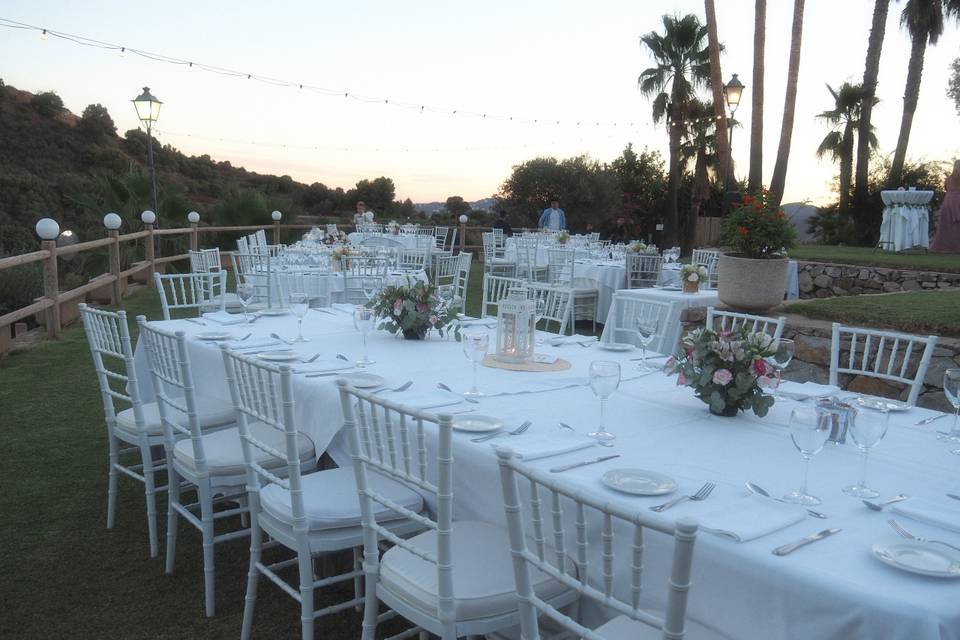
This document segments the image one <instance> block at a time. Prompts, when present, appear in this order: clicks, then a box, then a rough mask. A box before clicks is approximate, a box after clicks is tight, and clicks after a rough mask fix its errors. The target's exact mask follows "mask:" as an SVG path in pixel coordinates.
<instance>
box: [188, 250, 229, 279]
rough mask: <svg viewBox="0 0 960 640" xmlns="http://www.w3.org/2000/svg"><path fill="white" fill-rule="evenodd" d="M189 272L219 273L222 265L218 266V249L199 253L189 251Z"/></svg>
mask: <svg viewBox="0 0 960 640" xmlns="http://www.w3.org/2000/svg"><path fill="white" fill-rule="evenodd" d="M188 254H189V255H190V271H192V272H193V273H206V272H207V271H220V270H221V269H222V268H223V265H222V264H220V249H218V248H213V249H200V250H199V251H194V250H192V249H191V250H190V251H188Z"/></svg>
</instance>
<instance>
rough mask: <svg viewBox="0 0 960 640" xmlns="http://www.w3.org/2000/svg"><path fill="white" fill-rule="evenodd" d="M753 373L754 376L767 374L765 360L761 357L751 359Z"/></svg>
mask: <svg viewBox="0 0 960 640" xmlns="http://www.w3.org/2000/svg"><path fill="white" fill-rule="evenodd" d="M753 375H755V376H761V377H762V376H765V375H767V362H766V360H764V359H763V358H756V359H755V360H754V361H753Z"/></svg>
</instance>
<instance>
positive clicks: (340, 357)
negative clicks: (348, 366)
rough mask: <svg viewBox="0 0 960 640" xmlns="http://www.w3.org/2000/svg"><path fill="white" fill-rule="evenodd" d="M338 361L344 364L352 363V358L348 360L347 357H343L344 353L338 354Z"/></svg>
mask: <svg viewBox="0 0 960 640" xmlns="http://www.w3.org/2000/svg"><path fill="white" fill-rule="evenodd" d="M337 360H343V361H344V362H350V358H348V357H347V356H345V355H343V354H342V353H338V354H337Z"/></svg>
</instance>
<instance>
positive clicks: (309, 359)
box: [304, 353, 320, 362]
mask: <svg viewBox="0 0 960 640" xmlns="http://www.w3.org/2000/svg"><path fill="white" fill-rule="evenodd" d="M319 357H320V354H319V353H318V354H317V355H315V356H313V357H312V358H307V359H306V360H304V362H313V361H314V360H316V359H317V358H319Z"/></svg>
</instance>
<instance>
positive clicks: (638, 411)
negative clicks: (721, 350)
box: [136, 310, 960, 640]
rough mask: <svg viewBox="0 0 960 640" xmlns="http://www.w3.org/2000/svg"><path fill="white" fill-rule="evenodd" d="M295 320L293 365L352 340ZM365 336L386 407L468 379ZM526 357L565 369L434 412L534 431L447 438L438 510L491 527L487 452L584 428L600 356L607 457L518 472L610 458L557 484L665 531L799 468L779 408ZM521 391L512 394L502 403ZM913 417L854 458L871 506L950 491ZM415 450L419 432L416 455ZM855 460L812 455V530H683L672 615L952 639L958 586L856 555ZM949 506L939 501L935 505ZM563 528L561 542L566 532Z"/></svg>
mask: <svg viewBox="0 0 960 640" xmlns="http://www.w3.org/2000/svg"><path fill="white" fill-rule="evenodd" d="M307 320H308V321H307V322H306V323H305V326H304V334H305V335H307V336H308V337H309V338H310V339H311V341H310V342H308V343H304V344H300V345H297V346H295V347H294V348H295V349H296V350H297V351H298V352H299V353H301V354H303V355H304V356H305V357H308V356H311V355H313V354H315V353H321V354H322V357H323V358H333V357H335V355H336V354H337V353H343V354H345V355H347V356H348V357H349V358H357V357H359V355H360V346H359V336H358V335H357V334H356V333H355V331H354V329H353V325H352V321H351V319H350V316H349V314H348V313H347V312H345V311H341V310H334V313H333V314H328V313H321V312H310V313H309V314H308V316H307ZM157 324H158V325H160V326H163V327H167V328H176V329H177V330H183V331H184V332H185V333H187V334H188V335H195V334H197V333H198V332H200V331H204V330H209V329H210V328H211V327H210V326H209V324H210V323H208V326H207V327H201V326H198V325H196V324H193V323H190V322H186V321H167V322H158V323H157ZM295 324H296V319H295V318H294V317H292V316H281V317H263V318H261V319H260V320H258V321H257V322H256V323H255V324H253V325H242V326H239V327H233V328H231V329H230V330H231V331H232V332H233V333H235V334H237V335H238V336H240V335H244V334H246V333H247V332H249V331H254V332H255V334H254V337H255V338H256V337H265V336H267V335H268V334H269V333H270V332H278V333H279V334H280V335H286V336H292V335H294V332H295ZM491 335H493V332H491ZM369 342H370V344H369V355H370V357H371V358H373V359H374V360H376V361H377V362H376V363H375V364H373V365H372V366H370V367H369V371H371V372H373V373H378V374H380V375H382V376H384V377H385V378H386V380H387V383H388V384H389V385H390V386H391V387H394V386H397V385H399V384H401V383H403V382H404V381H406V380H413V381H414V385H413V386H412V387H411V388H410V389H409V391H406V392H403V393H400V394H394V396H395V398H397V399H399V400H402V399H403V398H414V397H416V396H417V395H418V394H423V393H427V392H434V390H435V386H436V384H437V382H440V381H443V382H445V383H447V384H448V385H450V386H451V387H452V388H454V389H457V390H461V389H466V388H467V387H468V386H469V383H470V367H469V364H468V361H467V360H466V358H465V357H464V355H463V352H462V350H461V348H460V345H459V344H457V343H455V342H452V341H447V340H440V339H428V340H425V341H404V340H399V339H397V338H395V337H393V336H390V335H387V334H385V333H383V332H375V333H374V334H372V335H371V336H370V341H369ZM189 344H190V350H189V352H190V357H191V360H192V364H193V367H194V369H195V371H194V379H195V380H196V381H197V384H198V387H199V391H200V392H201V393H204V394H210V395H212V396H216V397H218V398H221V399H224V400H227V399H228V398H229V395H228V393H227V389H226V386H225V383H224V381H223V378H224V375H223V368H222V361H221V357H220V353H219V348H218V347H217V346H216V345H215V344H212V343H209V342H203V341H200V340H194V339H192V340H190V342H189ZM141 351H142V349H141V348H140V346H139V345H138V348H137V354H136V359H137V361H138V367H139V368H140V370H141V371H142V370H143V358H144V355H143V353H141ZM538 351H540V352H546V353H552V354H555V355H558V356H560V357H562V358H564V359H566V360H568V361H569V362H571V364H572V367H571V369H569V370H568V371H564V372H560V373H536V374H535V373H525V372H509V371H504V370H500V369H488V368H481V370H480V387H481V388H482V389H483V390H485V391H487V392H489V393H491V394H503V395H491V396H490V397H485V398H482V399H481V400H480V404H479V405H472V404H467V403H459V404H456V405H453V406H449V407H444V408H443V409H436V410H435V411H437V412H442V411H466V410H469V409H475V410H476V413H478V414H485V415H491V416H497V417H500V418H502V419H503V420H504V421H505V423H506V424H507V425H508V426H512V425H515V424H518V423H519V422H520V421H522V420H525V419H530V420H533V421H534V422H533V427H532V428H531V429H530V430H529V431H527V432H526V433H525V434H524V435H522V436H516V437H503V438H498V439H495V440H493V441H492V443H487V444H476V443H472V442H471V441H470V435H471V434H464V433H459V432H458V433H455V435H454V456H455V458H456V461H457V464H456V466H455V467H454V468H455V474H456V475H455V488H454V492H455V493H454V503H455V517H457V518H461V519H463V518H474V519H482V520H486V521H490V522H494V523H502V522H503V521H504V517H503V509H502V503H501V493H500V488H499V479H498V471H497V464H496V457H495V454H494V450H493V447H492V446H491V444H493V443H495V444H500V445H513V446H515V447H518V448H520V447H521V445H522V443H523V442H524V439H525V438H529V437H533V436H538V435H542V434H555V433H561V432H560V431H559V430H558V427H557V423H558V421H560V420H563V421H564V422H567V423H569V424H571V425H572V426H574V427H575V428H576V429H577V430H578V431H579V432H581V433H586V432H587V431H589V430H591V429H592V428H593V427H594V426H595V424H596V420H597V416H598V401H597V400H596V399H595V398H594V396H593V394H592V393H591V391H590V388H589V386H588V384H587V382H588V380H587V375H588V368H589V363H590V362H591V361H592V360H597V359H604V360H617V361H619V362H620V363H621V366H622V367H623V371H624V382H622V384H621V386H620V389H619V391H618V392H617V393H615V394H614V395H613V397H612V398H611V399H610V401H609V402H608V407H607V426H608V428H609V429H610V430H611V431H612V432H614V433H615V434H616V435H617V439H616V441H615V447H614V449H606V448H600V447H597V446H593V447H591V448H589V449H584V450H580V451H577V452H573V453H568V454H564V455H559V456H554V457H549V458H545V459H541V460H535V461H532V462H530V463H529V464H531V465H533V466H536V467H540V468H549V467H553V466H555V465H559V464H563V463H567V462H573V461H578V460H584V459H587V458H592V457H594V456H599V455H602V454H607V453H610V452H611V451H612V452H615V453H619V454H621V456H622V457H621V458H619V459H617V460H613V461H609V462H606V463H603V464H598V465H592V466H587V467H582V468H579V469H575V470H572V471H567V472H565V473H563V474H561V475H558V476H557V477H558V479H561V480H563V481H565V482H568V483H570V485H571V486H572V487H576V488H578V489H580V490H583V491H586V492H590V493H592V494H595V495H598V496H601V497H602V498H603V499H604V500H607V501H609V502H611V503H614V504H618V505H620V506H622V507H626V508H630V509H635V510H637V511H638V512H640V513H642V514H643V515H644V516H645V517H648V518H650V519H658V520H661V521H667V522H672V521H674V519H675V518H678V517H681V516H686V517H692V518H694V519H697V518H698V516H705V515H706V514H709V513H710V512H714V513H716V512H717V510H727V511H731V510H732V511H733V512H734V513H735V512H736V510H737V509H738V508H739V506H740V505H742V504H743V501H744V500H745V499H746V498H745V496H746V491H745V489H744V482H745V481H747V480H750V481H753V482H757V483H758V484H760V485H762V486H764V487H766V488H767V489H769V490H770V492H771V493H773V494H774V495H782V494H784V493H786V492H787V491H789V490H792V489H794V488H796V486H797V485H798V483H799V480H800V475H801V459H800V456H799V454H798V453H797V451H796V450H795V449H794V447H793V444H792V443H791V439H790V435H789V431H788V429H787V427H786V423H787V419H788V414H789V408H790V404H791V402H789V401H784V402H783V403H782V404H778V405H777V406H775V407H774V408H773V410H772V411H771V412H770V414H769V415H768V416H767V417H766V418H763V419H760V418H756V417H754V416H752V414H751V415H741V416H739V417H735V418H720V417H714V416H711V415H710V414H709V413H708V412H707V409H706V406H705V405H704V404H702V403H701V402H699V401H698V400H696V399H695V398H694V397H693V394H692V392H691V390H690V389H688V388H685V387H677V386H676V384H675V380H674V379H673V378H671V377H668V376H666V375H664V374H662V373H660V372H655V373H650V374H642V373H641V372H639V371H637V370H636V368H635V367H636V362H634V361H632V360H631V358H635V357H636V356H637V352H635V351H634V352H628V353H624V354H621V353H612V352H609V351H604V350H601V348H600V347H599V346H598V345H594V346H592V347H590V348H583V347H581V346H578V345H576V344H567V345H564V346H559V347H552V346H547V345H542V346H539V347H538ZM294 366H296V365H294ZM335 378H336V376H330V377H323V378H305V377H304V376H303V375H296V376H295V377H294V391H295V394H296V401H297V406H296V415H297V418H298V420H299V424H300V425H301V429H302V431H304V432H305V433H306V434H307V435H309V436H310V437H311V438H312V439H313V440H314V443H315V445H316V447H317V450H318V451H322V450H324V449H326V450H327V451H328V452H329V453H330V454H331V455H332V457H333V458H334V460H335V461H336V462H337V463H338V464H349V463H350V461H349V456H348V455H347V454H346V450H345V447H344V442H343V439H342V436H341V434H340V427H341V421H342V415H341V412H340V406H339V401H338V397H337V392H336V385H335ZM140 379H141V380H143V381H145V384H144V385H143V386H144V389H143V391H144V395H146V396H148V397H149V396H150V395H151V393H152V392H151V390H150V386H149V383H148V382H146V379H145V378H144V377H143V375H142V374H141V377H140ZM544 389H547V390H544ZM522 391H529V392H530V393H520V394H518V393H517V392H522ZM508 393H509V395H507V394H508ZM457 399H458V400H459V398H457ZM928 415H931V412H930V411H928V410H925V409H911V410H909V411H906V412H899V413H894V414H892V416H891V428H890V431H889V433H888V434H887V437H886V438H885V440H883V441H882V442H881V443H880V444H879V445H878V446H877V447H875V449H874V451H873V452H872V453H871V456H870V466H869V474H868V481H869V483H870V484H871V485H872V486H874V487H875V488H877V489H878V490H879V491H880V492H881V494H882V495H884V496H888V495H893V494H895V493H898V492H904V493H907V494H909V495H910V496H912V497H913V498H914V499H919V498H924V499H927V500H929V501H934V502H937V503H946V502H950V500H948V499H947V498H946V497H944V493H945V492H946V491H949V490H953V491H956V488H957V485H960V481H958V479H960V474H958V471H960V458H958V457H957V456H954V455H951V454H950V453H949V452H948V447H946V446H945V445H944V444H943V443H941V442H938V441H937V440H936V436H935V428H936V427H937V426H938V425H939V424H942V423H939V422H938V423H933V424H932V425H930V426H928V427H918V426H915V424H914V423H915V422H916V421H917V420H918V419H919V418H922V417H924V416H928ZM550 437H553V436H552V435H550ZM433 444H434V442H433V439H430V442H429V443H428V446H429V447H430V449H431V451H433ZM859 460H860V458H859V455H858V452H857V450H856V449H855V447H854V446H853V445H852V444H846V445H834V444H829V443H828V445H827V447H826V448H825V450H824V451H823V452H821V453H820V454H819V455H818V456H816V457H815V458H814V459H813V461H812V467H811V481H810V491H811V492H812V493H813V494H815V495H818V496H820V497H822V498H823V504H822V505H821V506H819V507H817V509H819V510H821V511H823V512H825V513H826V514H828V515H829V518H828V519H827V520H822V521H821V520H815V519H813V518H810V517H807V518H806V519H804V520H802V521H801V522H798V523H796V524H793V525H791V526H789V527H786V528H784V529H782V530H779V531H776V532H774V533H771V534H769V535H766V536H763V537H760V538H757V539H754V540H751V541H748V542H743V543H737V542H734V541H732V540H730V539H727V538H724V537H720V536H717V535H714V534H711V533H708V532H704V531H701V533H700V534H699V536H698V538H697V543H696V551H695V557H694V582H693V587H692V590H691V592H690V600H689V615H690V617H691V618H693V619H695V620H697V621H698V622H700V623H701V624H704V625H706V626H707V627H709V628H711V629H713V630H714V631H716V632H717V633H718V634H719V635H721V636H726V637H730V638H741V639H749V638H763V639H764V640H778V639H787V638H791V639H795V638H804V639H805V638H809V639H811V640H814V639H815V640H824V639H829V638H836V639H838V640H839V639H841V638H842V639H844V640H848V639H855V638H857V639H859V638H863V639H867V638H891V639H903V640H924V639H929V640H934V639H937V640H958V639H960V580H949V579H937V578H928V577H921V576H917V575H913V574H909V573H902V572H898V571H896V570H895V569H892V568H890V567H888V566H886V565H884V564H882V563H880V562H879V561H878V560H876V559H875V558H873V557H872V556H871V552H870V548H871V545H872V544H873V543H877V542H880V543H892V542H895V541H896V540H897V538H896V536H895V535H894V532H893V531H892V530H891V529H890V527H889V526H888V525H887V522H886V521H887V518H889V517H890V515H889V513H876V512H873V511H870V510H868V509H866V508H865V507H864V506H863V505H862V504H861V503H860V501H859V500H856V499H852V498H849V497H847V496H845V495H843V494H842V493H841V491H840V487H841V486H843V485H846V484H850V483H852V482H853V481H855V480H856V476H857V474H858V470H859ZM625 467H634V468H642V469H649V470H655V471H659V472H661V473H665V474H667V475H669V476H671V477H672V478H674V479H675V480H676V481H677V483H678V485H679V488H678V494H679V493H690V492H692V491H695V490H696V488H697V487H699V486H700V485H701V484H703V483H704V482H706V481H712V482H715V483H717V485H718V486H717V489H716V490H715V491H714V492H713V494H712V495H711V496H710V498H709V499H708V500H706V501H703V502H695V503H691V502H687V503H684V504H681V505H679V506H677V507H675V508H674V509H671V510H669V511H666V512H663V513H659V514H657V513H654V512H652V511H649V510H648V508H647V507H649V506H651V505H653V504H658V503H660V502H663V501H664V499H663V497H660V498H640V497H632V496H628V495H625V494H620V493H617V492H614V491H613V490H610V489H607V488H606V487H605V486H604V485H602V484H601V482H600V480H599V478H600V476H601V474H602V473H603V472H605V471H607V470H609V469H613V468H625ZM950 506H951V505H947V504H943V507H944V509H947V508H949V507H950ZM899 519H900V520H901V522H903V523H904V524H905V525H907V526H908V528H909V529H910V530H912V531H914V532H915V533H917V534H920V535H926V536H928V537H933V538H937V539H941V540H947V541H952V542H953V543H955V544H960V533H956V532H951V531H947V530H944V529H938V528H935V527H933V526H928V525H925V524H922V523H920V522H916V521H913V520H908V519H905V518H899ZM570 526H571V527H572V524H571V525H570ZM826 527H840V528H842V532H841V533H839V534H838V535H835V536H832V537H830V538H828V539H825V540H822V541H820V542H817V543H815V544H813V545H811V546H809V547H805V548H803V549H800V550H798V551H796V552H795V553H792V554H791V555H788V556H785V557H778V556H774V555H773V554H771V550H772V549H773V548H774V547H777V546H779V545H782V544H784V543H787V542H791V541H794V540H797V539H798V538H800V537H802V536H806V535H809V534H812V533H814V532H817V531H820V530H821V529H824V528H826ZM570 531H571V535H572V528H571V529H570ZM599 532H600V522H599V521H597V520H591V521H589V523H588V535H589V536H590V539H591V540H593V541H595V543H596V544H595V546H593V547H592V549H593V550H594V551H595V552H596V554H597V555H594V556H593V557H591V558H590V560H591V562H590V571H589V572H588V577H589V579H591V580H594V581H600V580H601V576H600V567H601V566H602V563H601V562H600V561H599V560H600V558H599V549H600V544H599ZM618 533H619V532H618ZM666 544H667V541H666V539H665V538H664V537H662V536H659V535H650V536H648V538H647V541H646V554H645V562H644V564H645V567H646V568H645V571H644V595H643V597H644V600H645V602H646V603H647V604H649V605H650V606H658V605H662V604H663V602H664V597H665V585H666V575H667V574H666V570H667V563H668V561H669V557H670V553H669V548H668V547H667V546H666ZM615 545H616V549H615V555H616V557H619V558H625V557H627V555H626V554H628V553H629V540H628V539H627V538H626V537H622V536H619V535H618V536H617V537H616V539H615ZM238 561H240V559H238ZM454 570H456V569H454ZM616 588H617V590H618V591H619V592H620V593H621V595H623V596H626V594H628V593H629V586H628V585H626V584H619V583H618V584H617V585H616ZM596 613H597V612H595V611H594V612H593V616H595V615H596ZM589 614H590V612H589V611H588V615H589ZM593 622H596V620H593Z"/></svg>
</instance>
